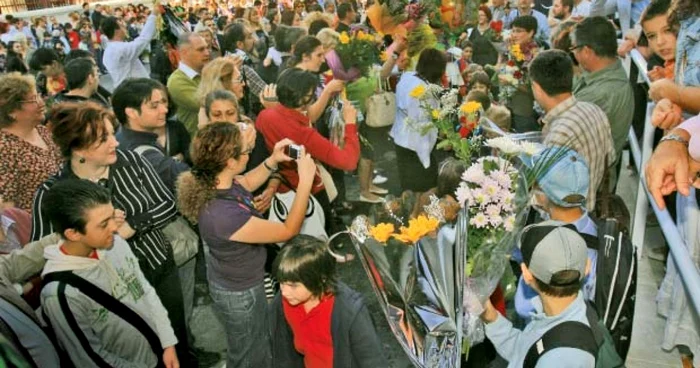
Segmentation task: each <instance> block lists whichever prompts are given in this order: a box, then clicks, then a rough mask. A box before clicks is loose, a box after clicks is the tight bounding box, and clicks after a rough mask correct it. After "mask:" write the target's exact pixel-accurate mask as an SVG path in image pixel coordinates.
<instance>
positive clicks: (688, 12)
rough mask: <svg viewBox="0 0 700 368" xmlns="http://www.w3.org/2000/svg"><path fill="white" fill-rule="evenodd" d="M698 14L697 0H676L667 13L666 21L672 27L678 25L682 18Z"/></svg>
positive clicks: (699, 11) (699, 8)
mask: <svg viewBox="0 0 700 368" xmlns="http://www.w3.org/2000/svg"><path fill="white" fill-rule="evenodd" d="M699 15H700V2H698V0H677V1H676V2H675V3H674V4H673V7H672V8H671V10H669V13H668V23H669V24H672V25H673V26H674V27H678V26H680V23H681V21H682V20H685V19H688V18H690V17H697V16H699Z"/></svg>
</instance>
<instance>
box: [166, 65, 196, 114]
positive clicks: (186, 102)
mask: <svg viewBox="0 0 700 368" xmlns="http://www.w3.org/2000/svg"><path fill="white" fill-rule="evenodd" d="M168 92H170V96H172V99H173V101H174V102H175V105H177V107H178V108H182V109H186V110H190V111H195V110H199V107H200V105H199V98H198V97H197V96H198V95H199V94H198V93H197V85H196V84H195V83H194V82H192V81H191V80H189V78H188V77H187V76H186V75H184V74H183V73H182V72H178V73H177V74H175V73H173V75H172V77H171V78H170V79H168Z"/></svg>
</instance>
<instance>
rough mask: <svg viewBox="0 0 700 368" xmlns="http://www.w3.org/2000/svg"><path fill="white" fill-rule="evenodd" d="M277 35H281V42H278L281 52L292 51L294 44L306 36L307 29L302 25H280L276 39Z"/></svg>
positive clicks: (277, 45)
mask: <svg viewBox="0 0 700 368" xmlns="http://www.w3.org/2000/svg"><path fill="white" fill-rule="evenodd" d="M277 35H280V37H281V42H279V43H276V46H275V47H276V48H277V51H279V52H291V51H292V46H294V45H295V44H296V43H297V42H298V41H299V40H300V39H301V38H302V37H304V36H306V35H307V33H306V29H304V28H302V27H287V26H284V25H280V26H279V27H278V28H277V32H275V40H276V39H277Z"/></svg>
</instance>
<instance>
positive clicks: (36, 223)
mask: <svg viewBox="0 0 700 368" xmlns="http://www.w3.org/2000/svg"><path fill="white" fill-rule="evenodd" d="M48 191H49V184H48V183H44V184H42V185H40V186H39V189H37V191H36V193H35V194H34V203H33V204H32V233H31V236H30V237H29V240H30V241H37V240H39V239H41V238H43V237H45V236H46V235H49V234H51V233H52V232H53V226H51V221H49V218H48V217H47V216H46V214H45V213H44V212H43V210H42V208H41V206H42V204H43V203H44V197H45V196H46V193H48Z"/></svg>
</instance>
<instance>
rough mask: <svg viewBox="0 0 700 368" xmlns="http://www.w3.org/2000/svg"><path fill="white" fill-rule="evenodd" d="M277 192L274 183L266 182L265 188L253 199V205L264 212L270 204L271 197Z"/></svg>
mask: <svg viewBox="0 0 700 368" xmlns="http://www.w3.org/2000/svg"><path fill="white" fill-rule="evenodd" d="M275 193H277V188H276V187H275V186H274V185H271V184H268V186H267V188H265V190H263V192H262V193H260V195H259V196H257V197H255V198H254V199H253V206H255V209H256V210H258V212H260V213H265V212H266V211H267V210H268V209H269V208H270V205H271V204H272V197H274V196H275Z"/></svg>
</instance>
